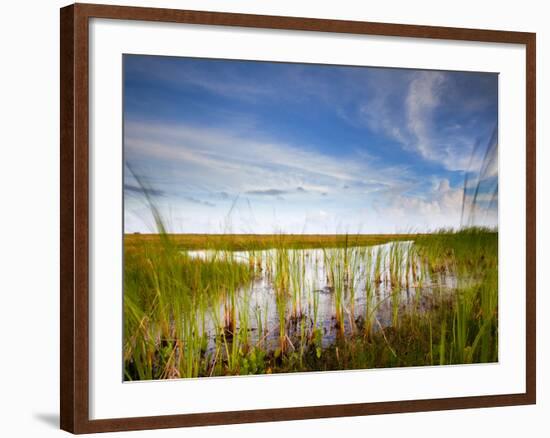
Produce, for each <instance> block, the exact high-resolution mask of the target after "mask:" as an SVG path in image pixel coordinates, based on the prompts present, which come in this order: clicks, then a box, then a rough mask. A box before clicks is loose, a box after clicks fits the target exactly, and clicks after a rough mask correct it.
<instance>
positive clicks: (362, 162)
mask: <svg viewBox="0 0 550 438" xmlns="http://www.w3.org/2000/svg"><path fill="white" fill-rule="evenodd" d="M137 58H139V59H137ZM125 59H130V60H131V61H130V62H128V63H127V64H125V66H126V68H125V74H126V77H125V102H126V104H127V106H126V107H125V129H124V133H125V137H124V150H125V159H127V160H128V161H129V162H131V163H132V164H133V165H134V166H135V167H137V168H139V169H140V172H142V173H143V174H145V175H147V176H148V180H149V181H150V183H151V184H150V186H151V187H154V189H153V190H154V192H151V193H150V194H152V195H153V196H155V197H156V198H158V202H159V204H160V208H162V209H163V211H165V212H169V214H170V215H172V216H174V222H175V223H181V224H182V225H181V226H182V229H184V230H185V231H187V232H191V231H196V232H208V230H219V229H220V228H223V227H224V226H225V225H224V224H225V223H226V222H227V216H228V215H230V216H231V221H232V223H233V225H234V226H235V227H238V229H240V230H243V231H245V232H254V231H259V232H272V231H273V230H274V229H275V228H276V229H281V230H293V231H301V230H303V229H304V227H305V228H306V229H308V230H309V231H310V232H316V231H320V230H322V231H324V232H334V230H336V229H339V230H344V229H345V230H348V231H351V230H352V229H354V230H358V229H362V230H363V231H364V232H377V231H388V232H391V231H395V230H396V229H397V228H400V229H403V228H406V227H413V228H423V229H425V228H427V227H435V226H453V225H457V224H459V223H460V221H461V207H462V206H463V205H465V203H471V204H473V205H474V210H475V214H476V215H478V217H481V216H482V215H484V216H483V217H491V219H488V220H489V222H490V221H491V220H493V221H494V223H496V219H495V214H496V213H495V212H496V211H497V208H496V207H497V206H498V199H495V196H496V195H495V193H498V178H497V175H498V168H497V161H498V160H497V155H498V144H497V139H496V136H495V139H494V142H492V144H493V146H491V147H490V148H486V147H485V145H487V144H488V142H489V140H488V139H489V138H490V137H491V133H492V132H493V130H494V127H495V125H496V123H497V112H496V111H497V110H496V108H497V95H496V93H497V92H496V80H495V76H494V75H492V76H491V75H482V74H469V73H460V72H437V71H420V70H405V69H380V68H351V67H334V66H332V67H319V66H312V65H309V66H308V65H291V64H272V63H254V62H248V63H246V62H228V61H221V60H220V61H209V60H193V59H183V60H182V59H178V58H162V57H133V56H131V57H129V58H125ZM125 62H126V61H125ZM488 157H489V158H490V159H488ZM125 183H126V185H127V188H126V193H127V194H128V195H130V194H132V195H133V196H131V197H130V196H129V198H132V199H133V200H129V202H128V203H127V204H126V205H127V206H128V209H127V214H128V215H129V216H130V215H132V213H131V211H134V212H139V214H142V210H140V209H139V206H138V205H137V204H136V203H135V198H137V196H135V195H139V189H138V187H137V185H136V183H135V181H134V180H132V178H131V177H130V176H128V175H126V181H125ZM474 198H475V199H476V201H475V202H474ZM481 207H483V208H484V209H485V210H484V212H482V211H481V210H480V211H479V212H478V211H477V210H478V209H480V208H481ZM139 214H138V213H136V215H138V216H139ZM484 220H485V219H484ZM127 223H128V224H130V225H131V226H133V227H137V228H139V225H138V224H139V217H137V216H135V215H134V216H132V219H130V218H128V222H127ZM130 225H129V226H130Z"/></svg>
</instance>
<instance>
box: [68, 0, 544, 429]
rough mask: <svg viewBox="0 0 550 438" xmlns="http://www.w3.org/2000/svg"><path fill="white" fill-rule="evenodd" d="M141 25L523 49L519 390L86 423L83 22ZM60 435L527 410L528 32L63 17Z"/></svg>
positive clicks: (225, 17) (107, 14) (71, 13)
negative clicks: (523, 319)
mask: <svg viewBox="0 0 550 438" xmlns="http://www.w3.org/2000/svg"><path fill="white" fill-rule="evenodd" d="M91 18H106V19H113V20H142V21H154V22H170V23H188V24H200V25H216V26H240V27H249V28H266V29H282V30H302V31H311V32H333V33H341V34H363V35H383V36H395V37H406V38H428V39H438V40H460V41H479V42H488V43H507V44H518V45H524V46H525V48H526V65H525V69H526V70H525V71H526V84H525V86H526V115H525V117H526V152H527V156H526V165H527V169H526V175H527V181H526V190H527V191H526V218H527V221H526V230H525V233H526V245H527V246H526V258H527V264H526V285H525V291H526V334H527V337H526V339H525V343H526V356H525V366H526V384H525V387H526V391H525V393H518V394H505V395H483V396H472V397H458V398H457V397H454V398H443V399H429V400H425V399H423V400H408V401H390V402H375V403H357V404H344V405H322V406H304V407H293V408H280V409H259V410H248V411H232V412H217V413H197V414H182V415H162V416H151V417H130V418H112V419H101V420H91V419H90V416H89V395H90V392H89V371H90V370H89V290H88V285H89V266H88V263H89V252H88V251H89V244H90V235H89V218H88V212H89V191H88V190H89V171H88V165H89V151H88V136H89V123H88V117H89V71H88V68H89V59H88V53H89V28H88V24H89V20H90V19H91ZM60 24H61V38H60V45H61V48H60V50H61V57H60V68H61V77H60V80H61V95H60V101H61V120H60V122H61V124H60V131H61V187H60V191H61V224H60V227H61V271H60V281H61V297H60V299H61V302H60V303H61V321H60V324H61V325H60V329H61V341H60V342H61V344H60V345H61V356H60V363H61V389H60V390H61V428H62V429H64V430H66V431H69V432H72V433H92V432H106V431H122V430H138V429H154V428H171V427H184V426H201V425H221V424H235V423H248V422H265V421H283V420H299V419H314V418H327V417H344V416H358V415H372V414H387V413H400V412H419V411H428V410H447V409H464V408H482V407H491V406H511V405H526V404H534V403H535V401H536V350H535V345H536V304H535V303H536V285H535V278H536V275H535V274H536V243H535V240H536V230H535V225H536V224H535V216H536V214H535V202H536V201H535V199H536V191H535V190H536V189H535V181H536V177H535V141H536V126H535V120H536V115H535V111H536V105H535V71H536V66H535V53H536V50H535V47H536V45H535V44H536V39H535V34H533V33H526V32H509V31H496V30H477V29H462V28H448V27H431V26H416V25H401V24H385V23H371V22H357V21H341V20H324V19H312V18H294V17H277V16H261V15H248V14H234V13H217V12H199V11H184V10H170V9H152V8H141V7H120V6H105V5H95V4H74V5H70V6H67V7H64V8H62V9H61V15H60Z"/></svg>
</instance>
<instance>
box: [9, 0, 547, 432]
mask: <svg viewBox="0 0 550 438" xmlns="http://www.w3.org/2000/svg"><path fill="white" fill-rule="evenodd" d="M103 2H104V3H115V4H133V5H142V6H156V7H171V8H182V9H202V10H213V11H214V10H218V11H228V12H247V13H258V14H270V15H293V16H304V17H318V18H340V19H352V20H368V21H380V22H399V23H411V24H429V25H443V26H458V27H477V28H488V29H505V30H518V31H531V32H537V44H538V50H537V57H538V60H537V62H538V66H537V76H538V92H537V100H538V105H537V106H538V116H537V123H538V136H537V141H538V148H537V149H538V157H537V161H538V165H537V168H538V178H537V184H538V199H537V202H538V215H537V216H538V219H537V220H538V223H539V229H538V251H537V252H538V271H539V272H538V276H537V277H538V278H537V282H538V315H539V318H538V319H539V322H538V327H537V330H538V357H537V360H538V369H539V373H538V394H539V396H538V400H539V402H538V405H537V406H527V407H510V408H490V409H476V410H466V411H450V412H435V413H433V412H432V413H415V414H400V415H385V416H374V417H355V418H340V419H329V420H307V421H295V422H284V423H268V424H249V425H237V426H221V427H208V428H193V429H185V430H182V429H176V430H165V431H148V432H136V433H134V435H135V436H155V437H156V436H159V437H169V436H181V435H182V433H185V436H188V437H214V436H219V435H221V434H223V435H224V436H226V437H233V436H238V437H243V438H245V437H253V436H254V437H257V436H269V437H270V436H273V437H276V436H277V437H280V436H300V435H304V434H307V435H309V436H311V435H315V436H318V437H321V436H327V437H328V436H344V435H350V436H367V435H370V436H389V437H393V436H396V437H397V436H407V437H416V436H418V437H422V438H427V437H431V436H442V435H443V436H445V438H451V437H461V438H462V437H464V436H495V437H497V436H498V437H507V436H530V437H539V436H541V437H542V436H547V434H548V429H550V427H549V426H550V421H549V419H548V415H550V381H549V379H548V374H547V370H548V366H549V364H550V349H549V345H550V342H548V336H550V319H549V318H546V319H545V318H544V314H545V312H544V309H546V308H547V307H548V306H549V305H550V299H548V296H547V295H546V289H547V282H548V281H550V274H549V272H550V271H549V270H548V269H547V266H548V263H550V254H549V250H548V247H549V246H550V233H549V232H548V228H546V227H544V226H543V224H545V223H550V208H549V206H548V202H547V201H546V199H547V194H548V192H549V190H550V172H548V171H547V170H546V169H545V168H546V167H547V166H548V165H550V156H549V152H548V149H547V148H546V145H547V143H548V141H549V140H550V138H549V136H550V128H549V127H548V125H545V124H544V123H543V122H544V121H546V120H548V118H549V117H550V86H549V83H548V78H550V59H549V56H548V54H549V53H550V29H549V28H548V22H549V19H550V13H549V12H548V11H547V10H546V8H545V6H546V5H545V4H546V2H542V1H537V0H523V1H521V2H518V1H507V0H506V1H505V0H501V1H497V0H491V1H489V0H487V1H483V2H482V1H479V0H461V1H455V2H452V3H450V2H441V1H436V0H433V1H431V0H415V1H408V0H387V1H384V2H359V1H353V0H339V1H337V2H334V1H326V2H322V1H315V2H313V1H306V0H302V1H297V0H295V1H292V0H264V1H261V2H260V1H257V0H256V1H254V0H202V1H200V0H177V1H168V0H164V1H163V0H155V1H153V0H149V1H145V0H130V1H124V0H118V1H115V2H112V1H108V0H103ZM65 4H66V3H65V2H62V1H58V0H35V1H32V0H29V1H25V2H22V1H20V2H17V1H11V2H4V3H3V4H2V13H1V15H0V33H1V38H0V47H1V52H0V53H1V55H0V60H1V61H0V111H1V113H0V116H1V117H0V120H1V123H0V150H1V155H0V156H1V158H0V294H1V295H0V297H1V299H0V339H1V341H0V351H1V353H0V431H1V434H2V435H3V436H10V437H17V436H30V437H33V436H41V437H47V436H59V435H61V434H63V432H60V431H59V430H58V412H59V411H58V405H59V395H58V392H59V390H58V387H59V372H58V369H59V359H58V356H59V347H58V342H59V341H58V340H59V328H58V325H59V324H58V318H59V304H58V302H59V299H58V288H59V281H58V272H59V262H58V260H59V245H58V240H59V231H58V222H59V214H58V210H59V196H58V190H59V176H58V175H59V152H58V148H59V146H58V144H59V102H58V101H59V97H58V96H59V7H61V6H64V5H65ZM545 198H546V199H545ZM291 396H292V394H289V397H291ZM109 435H115V434H106V435H102V436H105V437H107V436H109ZM119 435H120V434H119Z"/></svg>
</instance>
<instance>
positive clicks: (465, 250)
mask: <svg viewBox="0 0 550 438" xmlns="http://www.w3.org/2000/svg"><path fill="white" fill-rule="evenodd" d="M405 240H406V241H412V242H413V243H412V244H411V246H410V248H409V250H404V249H403V248H404V247H403V245H399V244H397V243H392V244H390V245H389V250H388V251H386V252H384V253H383V252H382V251H377V252H374V251H373V250H372V246H373V245H379V244H383V243H388V242H398V241H405ZM306 248H324V249H323V258H324V263H325V266H326V268H327V269H326V271H327V276H328V283H329V285H330V286H331V287H332V292H331V294H332V297H331V298H332V301H331V302H333V308H332V310H333V311H332V316H333V317H334V320H335V330H336V332H337V334H338V336H336V337H335V338H334V340H333V341H331V342H328V340H329V338H327V337H326V336H327V334H326V333H324V330H323V327H322V322H323V321H321V320H320V315H319V294H318V293H314V290H315V289H317V287H318V286H319V285H311V284H307V282H306V281H305V277H306V272H305V271H306V269H305V264H306V260H305V259H304V256H303V255H301V256H300V253H299V252H296V251H293V250H294V249H306ZM197 249H209V250H211V254H210V255H209V256H208V257H207V258H205V259H201V258H193V257H190V256H189V255H188V254H187V251H189V250H197ZM265 249H272V251H268V252H265V251H263V252H261V250H265ZM233 250H239V251H247V254H248V255H247V261H243V260H242V259H236V258H235V257H234V256H233V252H232V251H233ZM497 257H498V234H497V233H496V232H493V231H492V230H487V229H479V228H473V229H466V230H462V231H452V230H449V231H441V232H438V233H432V234H400V235H356V236H351V235H350V236H346V235H331V236H327V235H190V234H189V235H169V234H161V235H141V234H139V235H138V234H135V235H126V236H125V261H124V361H125V378H126V380H147V379H168V378H181V377H199V376H219V375H238V374H263V373H279V372H282V373H286V372H295V371H328V370H345V369H364V368H380V367H400V366H421V365H432V364H442V365H444V364H464V363H480V362H493V361H497V360H498V259H497ZM385 266H386V267H387V269H384V267H385ZM261 276H264V277H265V278H267V279H268V280H269V281H270V282H271V283H272V285H273V291H274V293H275V304H274V305H275V309H268V308H258V309H255V310H254V312H253V314H252V316H251V314H250V313H249V311H248V310H249V309H250V297H249V296H248V295H247V292H246V291H247V287H246V286H247V285H249V284H250V283H251V282H252V281H254V280H255V279H258V278H260V277H261ZM361 276H363V277H365V278H364V279H363V280H364V284H365V286H364V288H361V289H356V288H355V287H354V285H355V284H356V281H357V280H360V279H361ZM445 278H452V279H453V281H454V286H453V287H452V289H451V290H449V288H445V287H443V286H442V282H443V281H444V279H445ZM384 290H389V291H390V292H389V295H388V296H387V297H382V296H381V294H382V291H384ZM243 291H244V292H243ZM403 291H409V292H410V294H411V297H412V298H411V300H412V301H411V302H412V303H413V304H410V303H409V304H407V303H408V301H407V299H406V297H404V295H403ZM358 297H364V298H365V300H366V306H365V311H364V312H363V313H362V314H358V313H357V312H356V309H355V307H354V305H355V302H356V298H358ZM304 303H307V304H304ZM383 306H389V308H390V309H391V321H390V323H389V324H381V323H380V321H379V320H378V319H377V314H378V311H379V310H380V309H381V308H382V307H383ZM269 310H273V311H275V312H276V315H277V325H276V327H273V326H272V327H270V326H269V323H268V321H267V314H268V311H269ZM209 321H210V324H213V325H214V328H213V332H214V339H213V340H212V339H208V335H209V334H208V330H207V324H208V323H209ZM252 324H255V326H256V330H257V332H258V334H257V336H256V340H254V339H253V337H252V336H251V333H252V332H251V326H252ZM346 324H347V326H348V327H349V328H350V330H344V327H345V325H346ZM271 331H273V333H271ZM210 335H212V332H211V333H210ZM270 335H274V336H275V338H276V339H278V342H277V345H276V346H273V345H272V346H270V345H269V343H268V342H267V338H268V337H269V336H270ZM209 343H210V344H209ZM327 344H328V345H327ZM209 345H210V346H209Z"/></svg>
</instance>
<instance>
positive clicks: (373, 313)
mask: <svg viewBox="0 0 550 438" xmlns="http://www.w3.org/2000/svg"><path fill="white" fill-rule="evenodd" d="M535 273H536V263H535V34H532V33H520V32H508V31H500V30H499V31H497V30H474V29H459V28H443V27H428V26H420V25H418V26H417V25H400V24H382V23H369V22H356V21H338V20H321V19H311V18H291V17H274V16H258V15H244V14H231V13H214V12H198V11H183V10H167V9H149V8H137V7H119V6H103V5H91V4H75V5H71V6H67V7H65V8H62V9H61V427H62V429H65V430H67V431H70V432H73V433H91V432H103V431H118V430H134V429H152V428H168V427H182V426H197V425H216V424H230V423H244V422H259V421H280V420H295V419H308V418H323V417H340V416H357V415H370V414H382V413H398V412H415V411H426V410H442V409H461V408H481V407H489V406H508V405H521V404H533V403H535V399H536V397H535V389H536V377H535V375H536V365H535V364H536V358H535V344H536V329H535V327H536V320H535V277H536V275H535Z"/></svg>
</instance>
